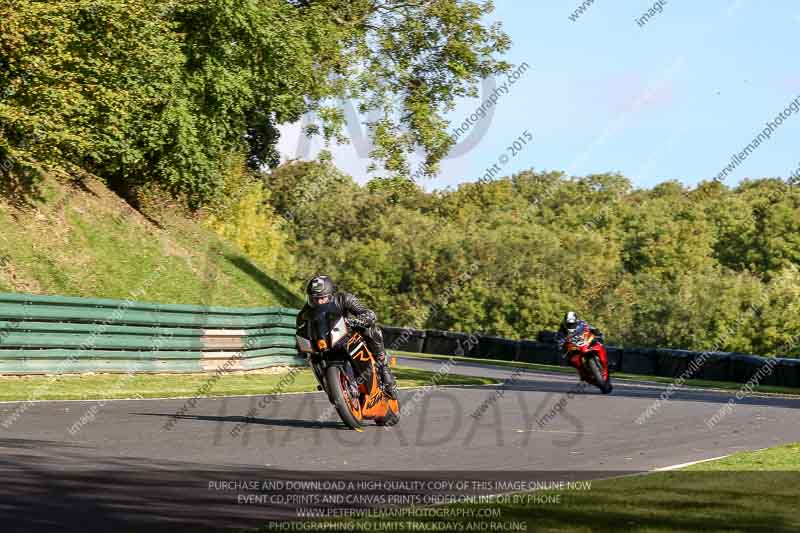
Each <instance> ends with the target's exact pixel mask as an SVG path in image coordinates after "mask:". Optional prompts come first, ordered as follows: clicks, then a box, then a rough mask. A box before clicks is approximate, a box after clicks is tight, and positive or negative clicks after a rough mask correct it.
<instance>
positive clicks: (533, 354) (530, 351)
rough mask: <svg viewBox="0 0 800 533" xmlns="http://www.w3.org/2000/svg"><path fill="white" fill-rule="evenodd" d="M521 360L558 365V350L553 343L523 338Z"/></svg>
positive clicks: (520, 348)
mask: <svg viewBox="0 0 800 533" xmlns="http://www.w3.org/2000/svg"><path fill="white" fill-rule="evenodd" d="M518 360H519V361H522V362H524V363H539V364H543V365H557V364H559V362H558V360H559V357H558V351H557V350H556V347H555V345H554V344H552V343H544V342H537V341H529V340H521V341H519V359H518Z"/></svg>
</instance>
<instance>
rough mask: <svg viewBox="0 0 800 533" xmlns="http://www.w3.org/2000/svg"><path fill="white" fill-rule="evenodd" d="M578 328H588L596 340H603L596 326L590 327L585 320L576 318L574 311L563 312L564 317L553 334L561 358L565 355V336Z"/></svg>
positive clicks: (601, 333) (573, 332)
mask: <svg viewBox="0 0 800 533" xmlns="http://www.w3.org/2000/svg"><path fill="white" fill-rule="evenodd" d="M579 328H584V329H588V330H589V331H591V332H592V334H594V335H595V337H597V339H596V340H597V341H598V342H603V332H601V331H600V330H599V329H597V328H593V327H591V326H590V325H589V323H588V322H586V321H585V320H581V319H580V318H578V314H577V313H576V312H575V311H568V312H567V313H565V314H564V318H563V320H561V325H560V326H559V328H558V331H557V332H556V335H555V341H556V346H557V347H558V351H559V353H560V354H561V357H562V358H565V357H566V356H567V352H566V345H567V337H569V336H571V335H573V334H575V332H576V331H577V330H578V329H579Z"/></svg>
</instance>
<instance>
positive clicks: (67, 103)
mask: <svg viewBox="0 0 800 533" xmlns="http://www.w3.org/2000/svg"><path fill="white" fill-rule="evenodd" d="M489 11H491V4H490V3H482V2H475V1H470V0H438V1H436V2H421V1H420V2H407V1H405V0H390V1H388V2H387V1H382V0H381V1H378V0H359V1H356V2H350V1H347V2H344V1H342V0H320V1H315V0H308V1H285V0H247V1H240V0H186V1H182V2H168V3H167V2H162V1H160V0H52V1H47V2H44V1H33V0H11V1H9V2H5V3H3V4H2V6H0V159H2V162H4V163H5V162H7V161H8V162H11V163H12V165H11V167H13V168H11V170H10V171H8V170H7V169H6V167H7V165H5V164H4V165H3V166H2V168H3V171H2V172H3V176H1V177H2V178H3V179H2V182H3V184H4V186H5V188H7V189H12V188H17V189H18V188H19V186H20V183H21V182H22V181H26V182H29V181H30V180H31V177H32V176H35V175H37V174H38V175H41V174H42V173H46V172H59V173H63V174H67V175H69V176H72V177H82V176H84V175H86V174H90V175H96V176H99V177H100V178H101V179H104V180H105V181H106V182H107V183H108V184H109V185H111V186H112V188H113V189H114V190H116V191H117V192H119V193H121V194H123V195H124V196H125V197H126V198H128V199H129V200H131V201H134V203H135V202H136V200H137V197H138V196H137V193H138V191H139V190H140V189H141V188H142V187H143V186H147V185H153V184H155V185H157V186H159V187H161V188H163V189H165V190H168V191H170V192H171V193H173V194H175V195H176V196H181V197H183V198H185V199H186V200H187V201H188V203H189V205H190V206H192V207H197V206H201V205H205V204H207V203H208V202H210V201H213V200H214V198H215V197H216V196H218V195H219V194H221V191H222V190H223V189H224V187H225V185H224V177H223V176H224V174H225V166H226V161H227V159H228V158H229V157H230V156H231V154H238V153H246V154H247V157H246V162H247V165H248V166H249V168H251V169H253V170H258V169H261V168H263V167H265V166H269V167H274V166H275V165H277V163H278V153H277V151H276V143H277V140H278V135H279V134H278V129H277V127H278V125H279V124H283V123H291V122H295V121H297V120H298V119H299V118H300V117H301V115H303V114H304V113H306V112H309V111H312V112H314V113H315V114H316V116H317V117H318V118H319V119H320V121H321V124H320V125H316V126H315V127H314V128H312V129H313V130H315V131H318V132H320V131H321V133H322V134H323V135H324V136H325V138H326V140H331V139H340V138H341V126H342V125H343V116H342V113H341V112H340V111H338V110H337V109H336V108H335V107H332V106H331V103H332V102H333V101H334V99H337V98H353V99H356V100H358V101H359V103H360V109H361V111H362V112H364V113H368V114H369V116H373V117H378V119H376V120H375V121H373V122H372V123H371V124H370V127H371V132H372V136H373V140H374V146H375V150H374V154H373V155H374V157H375V158H376V159H378V160H381V161H383V162H384V164H385V167H386V169H387V171H388V172H389V173H391V174H395V175H396V174H402V173H404V172H406V171H407V165H406V163H405V158H406V156H407V155H408V154H409V153H411V152H413V151H414V150H416V149H417V148H419V147H422V148H423V149H424V150H425V151H426V153H427V159H426V168H427V169H428V171H429V172H433V171H434V170H435V168H436V164H437V162H438V161H439V160H440V159H441V158H442V157H443V156H444V155H445V154H446V152H447V150H448V148H449V146H450V144H451V142H452V141H451V140H450V139H449V137H448V136H447V133H446V127H447V123H446V122H445V121H444V119H443V118H442V117H443V114H444V112H445V111H447V110H449V109H451V108H452V106H453V103H454V101H455V99H456V98H458V97H459V96H463V95H467V94H474V93H475V90H476V87H477V85H478V82H479V80H480V79H481V78H482V77H484V76H487V75H489V74H492V73H496V72H501V71H504V70H506V69H507V68H508V65H506V64H505V63H503V62H501V61H498V60H497V59H496V58H495V55H496V54H498V53H502V52H504V51H505V50H506V49H507V48H508V45H509V43H508V39H507V37H506V36H505V35H504V34H503V33H502V32H501V31H500V30H499V28H498V27H496V26H491V27H484V25H483V24H482V20H483V17H484V16H485V15H486V14H487V13H488V12H489ZM319 126H321V128H320V127H319ZM18 182H19V183H18Z"/></svg>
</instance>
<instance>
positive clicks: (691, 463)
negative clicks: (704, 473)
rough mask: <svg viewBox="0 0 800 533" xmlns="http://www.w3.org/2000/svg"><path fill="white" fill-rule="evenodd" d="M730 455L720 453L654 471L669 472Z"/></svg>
mask: <svg viewBox="0 0 800 533" xmlns="http://www.w3.org/2000/svg"><path fill="white" fill-rule="evenodd" d="M730 456H731V454H728V455H720V456H719V457H712V458H711V459H700V460H699V461H691V462H688V463H681V464H679V465H671V466H662V467H661V468H656V469H654V470H653V472H668V471H670V470H678V469H679V468H684V467H686V466H692V465H699V464H700V463H707V462H709V461H718V460H719V459H725V458H726V457H730Z"/></svg>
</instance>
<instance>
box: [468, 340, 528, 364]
mask: <svg viewBox="0 0 800 533" xmlns="http://www.w3.org/2000/svg"><path fill="white" fill-rule="evenodd" d="M519 349H520V344H519V341H515V340H511V339H504V338H502V337H491V336H488V335H479V336H478V346H477V347H476V349H475V350H474V351H475V352H476V354H477V356H478V357H487V358H489V359H498V360H501V361H517V360H518V358H519Z"/></svg>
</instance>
